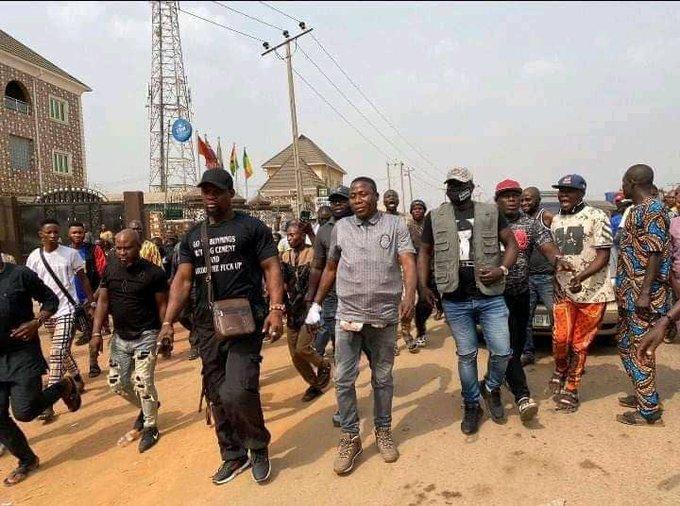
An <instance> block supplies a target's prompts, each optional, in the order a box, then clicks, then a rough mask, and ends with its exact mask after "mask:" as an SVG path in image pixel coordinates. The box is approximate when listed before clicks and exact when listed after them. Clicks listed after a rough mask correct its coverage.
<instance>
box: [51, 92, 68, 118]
mask: <svg viewBox="0 0 680 506" xmlns="http://www.w3.org/2000/svg"><path fill="white" fill-rule="evenodd" d="M50 119H52V120H54V121H58V122H59V123H68V102H67V101H66V100H64V99H62V98H57V97H55V96H52V95H50Z"/></svg>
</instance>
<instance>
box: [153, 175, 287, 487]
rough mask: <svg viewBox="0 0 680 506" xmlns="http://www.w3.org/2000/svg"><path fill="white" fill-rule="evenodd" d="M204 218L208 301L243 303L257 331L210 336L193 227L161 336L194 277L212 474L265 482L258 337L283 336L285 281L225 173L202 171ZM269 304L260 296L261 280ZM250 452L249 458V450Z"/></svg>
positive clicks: (266, 233)
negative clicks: (247, 474) (211, 425)
mask: <svg viewBox="0 0 680 506" xmlns="http://www.w3.org/2000/svg"><path fill="white" fill-rule="evenodd" d="M198 186H199V188H200V189H201V195H202V197H203V205H204V207H205V211H206V214H207V216H208V221H207V235H208V242H209V244H208V248H209V255H210V263H211V264H212V273H211V277H212V290H213V295H214V300H215V301H218V300H224V299H236V298H246V299H248V301H249V302H250V309H251V311H252V314H253V319H254V320H255V332H253V333H252V334H249V335H243V336H236V337H230V338H228V339H223V338H221V337H220V336H218V335H217V334H216V333H215V329H214V325H213V319H212V309H211V307H210V303H209V301H208V287H207V284H206V271H207V269H206V265H205V257H204V254H203V245H202V240H201V228H202V226H203V224H199V225H197V226H196V227H194V228H193V229H192V230H190V231H189V232H187V234H186V235H185V236H184V238H183V239H182V241H181V243H180V250H179V266H178V268H177V273H176V274H175V277H174V279H173V282H172V286H171V288H170V301H169V304H168V311H167V313H166V315H165V320H164V321H163V328H162V330H161V334H160V336H159V337H160V338H161V339H164V338H166V339H170V340H172V338H173V326H172V325H173V323H174V322H175V321H176V320H177V318H178V317H179V314H180V311H181V309H182V307H183V306H184V304H185V303H186V302H187V300H188V298H189V293H190V292H191V285H192V283H193V280H194V278H196V307H195V312H194V333H195V340H196V344H197V346H198V352H199V355H200V356H201V361H202V362H203V369H202V371H201V374H202V375H203V388H204V391H205V396H206V399H208V401H209V402H210V404H211V405H212V412H213V415H214V417H215V432H216V433H217V442H218V444H219V447H220V454H221V456H222V464H221V465H220V467H219V469H218V470H217V472H216V473H215V474H214V475H213V478H212V480H213V483H214V484H216V485H220V484H222V483H227V482H228V481H231V480H232V479H234V478H235V477H236V476H237V475H238V474H240V473H242V472H243V471H245V470H246V469H247V468H248V467H250V466H251V465H252V473H253V477H254V478H255V481H257V482H263V481H266V480H268V479H269V476H270V473H271V465H270V462H269V454H268V449H267V447H268V446H269V441H270V438H271V436H270V434H269V431H267V429H266V428H265V426H264V417H263V415H262V404H261V402H260V392H259V380H260V363H261V361H262V356H261V355H260V352H261V350H262V342H263V335H264V334H268V335H269V337H270V339H271V340H272V341H275V340H277V339H279V338H280V337H281V334H282V332H283V322H282V317H283V312H284V310H285V306H284V305H283V280H282V276H281V267H280V265H279V258H278V252H277V250H276V245H275V244H274V241H273V239H272V233H271V230H269V228H267V226H266V225H265V224H264V223H262V222H261V221H260V220H258V219H257V218H254V217H252V216H249V215H247V214H243V213H240V212H235V211H234V210H233V209H232V203H231V201H232V199H233V198H234V194H235V193H234V181H233V179H232V178H231V176H230V175H229V173H228V172H227V171H225V170H223V169H208V170H206V171H205V172H204V173H203V177H202V178H201V182H200V183H199V185H198ZM263 276H264V279H265V282H266V284H267V293H268V294H269V298H270V304H269V307H267V305H266V302H265V299H264V296H263V294H262V277H263ZM249 452H250V458H249V455H248V453H249Z"/></svg>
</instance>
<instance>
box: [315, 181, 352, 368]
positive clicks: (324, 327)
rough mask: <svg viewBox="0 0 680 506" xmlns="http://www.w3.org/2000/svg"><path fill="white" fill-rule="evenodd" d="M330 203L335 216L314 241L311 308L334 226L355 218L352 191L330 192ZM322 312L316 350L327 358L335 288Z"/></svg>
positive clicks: (331, 338) (340, 188)
mask: <svg viewBox="0 0 680 506" xmlns="http://www.w3.org/2000/svg"><path fill="white" fill-rule="evenodd" d="M328 200H329V202H330V204H331V213H332V216H331V218H330V219H329V220H328V221H327V222H326V223H325V224H323V225H322V226H321V227H319V231H318V232H317V234H316V240H315V241H314V260H312V270H311V272H310V274H309V287H308V289H307V295H306V296H305V302H307V304H308V305H311V304H312V302H313V301H314V296H315V295H316V290H317V288H318V287H319V281H320V280H321V273H323V268H324V267H325V266H326V261H327V260H328V249H329V248H330V245H331V232H333V227H334V226H335V224H336V223H337V222H338V221H339V220H341V219H343V218H345V217H347V216H352V209H351V208H350V206H349V188H347V187H346V186H338V187H337V188H335V189H333V190H332V191H331V193H330V195H329V196H328ZM322 309H323V311H322V312H323V317H322V319H321V328H320V329H319V332H318V333H317V335H316V341H315V343H314V348H315V349H316V351H317V353H318V354H319V355H321V356H324V354H325V352H326V346H328V341H331V342H332V343H333V346H335V312H336V311H337V309H338V296H337V294H336V293H335V288H332V289H331V290H330V291H329V292H328V295H327V296H326V298H325V299H324V301H323V306H322Z"/></svg>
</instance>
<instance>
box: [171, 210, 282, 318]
mask: <svg viewBox="0 0 680 506" xmlns="http://www.w3.org/2000/svg"><path fill="white" fill-rule="evenodd" d="M201 226H202V223H199V224H198V225H196V226H195V227H194V228H192V229H191V230H189V232H187V234H186V235H185V236H184V238H183V239H182V241H181V242H180V246H179V263H180V264H184V263H189V264H191V265H193V267H194V275H195V282H196V306H197V309H199V310H202V311H205V310H207V309H208V288H207V286H206V283H205V273H206V268H205V260H204V257H203V248H202V246H201ZM208 240H209V243H210V244H209V246H210V255H211V264H212V283H213V296H214V299H215V300H222V299H233V298H239V297H247V298H248V299H249V300H250V302H251V304H253V305H259V306H264V305H265V302H264V295H263V293H262V276H263V273H262V268H261V267H260V262H261V261H263V260H266V259H267V258H271V257H275V256H277V255H278V251H277V249H276V245H275V244H274V239H273V237H272V232H271V230H270V229H269V227H267V225H265V224H264V223H263V222H262V221H260V220H259V219H257V218H255V217H253V216H249V215H247V214H244V213H240V212H236V213H235V214H234V217H233V218H232V219H229V220H224V221H222V222H220V223H215V224H209V225H208Z"/></svg>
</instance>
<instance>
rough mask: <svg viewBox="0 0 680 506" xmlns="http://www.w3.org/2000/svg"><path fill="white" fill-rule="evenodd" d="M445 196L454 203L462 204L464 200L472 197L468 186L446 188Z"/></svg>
mask: <svg viewBox="0 0 680 506" xmlns="http://www.w3.org/2000/svg"><path fill="white" fill-rule="evenodd" d="M446 196H447V197H448V198H449V200H451V202H453V203H454V204H462V203H463V202H466V201H468V200H470V199H471V198H472V189H471V188H470V187H469V186H468V187H465V188H460V189H458V188H456V189H453V188H452V189H449V190H446Z"/></svg>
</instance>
